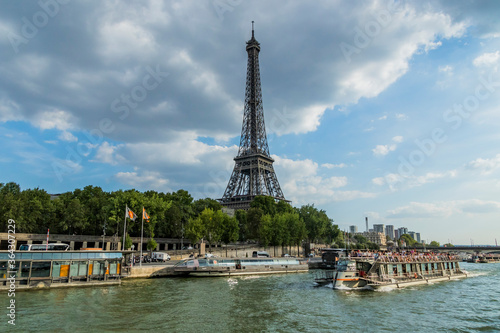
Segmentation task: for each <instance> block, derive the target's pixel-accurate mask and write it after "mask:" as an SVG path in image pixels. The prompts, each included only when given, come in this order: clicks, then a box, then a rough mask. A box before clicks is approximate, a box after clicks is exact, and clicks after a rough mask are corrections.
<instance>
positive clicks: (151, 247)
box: [147, 238, 158, 251]
mask: <svg viewBox="0 0 500 333" xmlns="http://www.w3.org/2000/svg"><path fill="white" fill-rule="evenodd" d="M157 246H158V243H157V242H156V241H155V240H154V239H153V238H151V239H150V240H149V241H148V245H147V249H148V251H153V250H154V249H156V247H157Z"/></svg>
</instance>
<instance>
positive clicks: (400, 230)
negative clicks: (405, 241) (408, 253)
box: [398, 227, 408, 238]
mask: <svg viewBox="0 0 500 333" xmlns="http://www.w3.org/2000/svg"><path fill="white" fill-rule="evenodd" d="M398 231H399V238H401V236H403V235H406V234H407V233H408V228H406V227H401V228H398Z"/></svg>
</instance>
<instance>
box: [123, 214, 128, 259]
mask: <svg viewBox="0 0 500 333" xmlns="http://www.w3.org/2000/svg"><path fill="white" fill-rule="evenodd" d="M127 213H128V205H126V204H125V220H124V221H123V244H122V251H125V230H126V229H125V227H126V225H127Z"/></svg>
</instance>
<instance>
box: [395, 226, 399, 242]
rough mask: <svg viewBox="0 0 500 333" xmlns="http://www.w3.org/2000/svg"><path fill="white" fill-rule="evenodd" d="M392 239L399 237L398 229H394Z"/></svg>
mask: <svg viewBox="0 0 500 333" xmlns="http://www.w3.org/2000/svg"><path fill="white" fill-rule="evenodd" d="M394 239H395V240H398V239H399V229H396V230H394Z"/></svg>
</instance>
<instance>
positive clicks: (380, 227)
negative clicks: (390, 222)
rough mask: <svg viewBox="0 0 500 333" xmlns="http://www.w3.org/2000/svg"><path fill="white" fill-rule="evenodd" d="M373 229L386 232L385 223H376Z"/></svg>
mask: <svg viewBox="0 0 500 333" xmlns="http://www.w3.org/2000/svg"><path fill="white" fill-rule="evenodd" d="M373 231H375V232H381V233H383V234H385V225H384V224H374V225H373Z"/></svg>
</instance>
